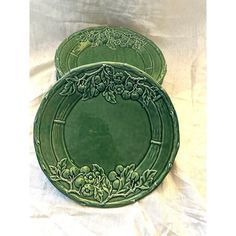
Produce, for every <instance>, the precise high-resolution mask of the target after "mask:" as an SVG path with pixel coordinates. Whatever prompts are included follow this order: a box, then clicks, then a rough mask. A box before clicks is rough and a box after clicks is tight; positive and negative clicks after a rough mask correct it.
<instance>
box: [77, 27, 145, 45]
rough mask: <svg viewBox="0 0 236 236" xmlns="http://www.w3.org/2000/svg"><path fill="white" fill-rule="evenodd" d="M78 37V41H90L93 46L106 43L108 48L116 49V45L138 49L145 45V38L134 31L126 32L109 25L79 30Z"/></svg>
mask: <svg viewBox="0 0 236 236" xmlns="http://www.w3.org/2000/svg"><path fill="white" fill-rule="evenodd" d="M78 39H79V41H80V42H85V41H88V42H90V43H91V44H92V46H93V47H97V46H100V45H106V46H107V47H109V48H110V49H116V48H117V47H130V48H133V49H140V48H141V47H142V46H144V45H145V40H144V39H142V38H141V37H139V36H137V35H136V34H135V33H132V32H130V33H127V32H123V31H122V30H119V29H112V28H109V27H105V28H101V29H94V30H89V31H84V32H80V33H79V35H78Z"/></svg>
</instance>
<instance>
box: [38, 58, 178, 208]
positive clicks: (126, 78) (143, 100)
mask: <svg viewBox="0 0 236 236" xmlns="http://www.w3.org/2000/svg"><path fill="white" fill-rule="evenodd" d="M34 143H35V149H36V154H37V157H38V161H39V164H40V166H41V168H42V170H43V172H44V173H45V174H46V176H47V177H48V179H49V180H50V181H51V182H52V184H53V185H54V186H55V187H56V188H57V189H58V190H60V191H61V192H62V193H64V194H65V195H67V196H68V197H70V198H72V199H74V200H76V201H77V202H79V203H80V204H82V205H87V206H94V207H118V206H124V205H126V204H130V203H133V202H135V201H136V200H138V199H141V198H143V197H144V196H146V195H147V194H149V193H150V192H151V191H153V190H154V189H155V188H156V187H157V186H158V185H159V184H160V183H161V182H162V180H163V179H164V177H165V176H166V175H167V173H168V172H169V170H170V168H171V167H172V165H173V162H174V158H175V156H176V154H177V150H178V147H179V131H178V120H177V116H176V113H175V110H174V107H173V105H172V103H171V101H170V98H169V97H168V95H167V94H166V92H165V91H164V90H163V89H162V88H161V87H160V86H159V85H158V84H157V83H156V82H154V80H153V79H152V78H151V77H150V76H149V75H148V74H146V73H144V72H142V71H141V70H139V69H137V68H135V67H133V66H130V65H127V64H122V63H107V62H103V63H95V64H90V65H86V66H82V67H79V68H76V69H74V70H72V71H70V72H69V73H68V74H66V75H65V76H64V77H63V78H62V79H60V80H59V81H58V82H57V83H56V84H55V85H54V86H53V87H52V88H51V89H50V91H49V92H48V93H47V94H46V95H45V97H44V99H43V100H42V103H41V105H40V107H39V110H38V113H37V115H36V119H35V124H34Z"/></svg>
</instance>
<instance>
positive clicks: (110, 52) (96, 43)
mask: <svg viewBox="0 0 236 236" xmlns="http://www.w3.org/2000/svg"><path fill="white" fill-rule="evenodd" d="M100 61H112V62H123V63H128V64H130V65H133V66H135V67H137V68H139V69H141V70H143V71H145V72H146V73H148V74H149V75H151V76H152V77H153V78H154V79H155V80H156V81H157V82H158V83H160V84H161V83H162V81H163V78H164V76H165V74H166V63H165V59H164V57H163V54H162V52H161V51H160V49H159V48H158V47H157V46H156V45H155V44H154V43H153V42H152V41H151V40H149V39H148V38H146V37H144V36H143V35H141V34H139V33H136V32H134V31H131V30H129V29H126V28H122V27H108V26H100V27H93V28H87V29H84V30H81V31H79V32H76V33H74V34H72V35H71V36H69V37H68V38H66V39H65V40H64V41H63V42H62V43H61V44H60V46H59V47H58V49H57V51H56V56H55V64H56V68H57V79H59V78H61V76H63V75H64V74H65V73H67V72H68V71H70V70H71V69H73V68H76V67H78V66H81V65H86V64H89V63H94V62H100Z"/></svg>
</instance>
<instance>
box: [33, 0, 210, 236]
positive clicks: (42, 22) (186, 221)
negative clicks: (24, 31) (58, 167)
mask: <svg viewBox="0 0 236 236" xmlns="http://www.w3.org/2000/svg"><path fill="white" fill-rule="evenodd" d="M30 8H31V9H30V15H31V16H30V17H31V19H30V122H31V123H30V130H31V132H30V136H31V137H30V138H31V140H32V139H33V138H32V129H33V120H34V116H35V114H36V111H37V109H38V107H39V104H40V101H41V98H42V95H43V94H44V93H45V92H46V91H47V90H48V89H49V88H50V87H51V86H52V85H53V84H54V83H55V81H56V79H55V66H54V62H53V60H54V55H55V50H56V48H57V47H58V45H59V44H60V42H61V41H62V40H63V39H64V38H65V37H67V36H68V35H70V34H71V33H73V32H75V31H78V30H81V29H82V28H85V27H89V26H98V25H120V26H125V27H128V28H130V29H133V30H135V31H138V32H140V33H142V34H144V35H145V36H146V37H148V38H150V39H151V40H153V41H154V42H155V43H156V44H157V45H158V46H159V47H160V49H161V50H162V52H163V54H164V56H165V59H166V63H167V74H166V76H165V79H164V83H163V87H164V89H165V90H166V91H167V92H168V94H169V96H170V98H171V100H172V102H173V104H174V106H175V109H176V112H177V115H178V119H179V126H180V149H179V152H178V155H177V157H176V161H175V164H174V166H173V168H172V170H171V172H170V173H169V174H168V175H167V177H166V178H165V180H164V181H163V183H162V184H161V185H160V186H159V187H158V188H157V189H156V190H155V191H154V192H152V193H151V194H149V195H148V196H146V197H145V198H144V199H142V200H140V201H138V202H136V203H135V204H133V205H129V206H125V207H121V208H113V209H97V208H89V207H83V206H80V205H79V204H77V203H76V202H74V201H72V200H70V199H68V198H67V197H65V196H64V195H63V194H62V193H60V192H59V191H58V190H57V189H56V188H54V187H53V186H52V184H51V183H50V182H49V181H48V180H47V178H46V176H45V175H44V174H43V172H42V171H41V169H40V167H39V164H38V162H37V158H36V155H35V151H34V147H33V142H31V143H30V155H29V163H30V208H31V215H30V216H31V228H32V230H33V233H34V234H33V235H35V236H36V235H38V236H41V235H44V236H45V235H50V236H54V235H55V236H61V235H63V236H65V235H85V236H90V235H91V236H95V235H96V236H97V235H99V236H100V235H101V236H110V235H112V236H116V235H117V236H118V235H123V236H126V235H127V236H159V235H160V236H174V235H175V236H176V235H177V236H195V235H196V236H201V235H205V234H206V208H205V206H206V189H205V187H206V165H205V164H206V163H205V162H206V150H205V148H206V137H205V136H206V135H205V124H206V122H205V120H206V114H205V108H206V101H205V99H206V95H205V94H206V81H205V75H206V68H205V67H206V64H205V1H204V0H179V1H175V0H165V1H162V0H149V1H144V0H132V1H127V0H126V1H125V0H116V1H110V0H100V1H97V0H79V1H75V0H68V1H63V0H50V1H49V0H31V6H30Z"/></svg>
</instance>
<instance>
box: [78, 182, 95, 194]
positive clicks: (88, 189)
mask: <svg viewBox="0 0 236 236" xmlns="http://www.w3.org/2000/svg"><path fill="white" fill-rule="evenodd" d="M81 193H82V195H83V196H85V197H91V196H92V195H93V193H94V186H93V185H92V184H85V185H84V186H83V187H82V189H81Z"/></svg>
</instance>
